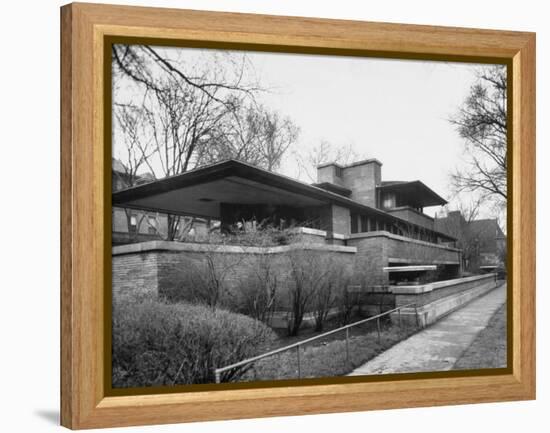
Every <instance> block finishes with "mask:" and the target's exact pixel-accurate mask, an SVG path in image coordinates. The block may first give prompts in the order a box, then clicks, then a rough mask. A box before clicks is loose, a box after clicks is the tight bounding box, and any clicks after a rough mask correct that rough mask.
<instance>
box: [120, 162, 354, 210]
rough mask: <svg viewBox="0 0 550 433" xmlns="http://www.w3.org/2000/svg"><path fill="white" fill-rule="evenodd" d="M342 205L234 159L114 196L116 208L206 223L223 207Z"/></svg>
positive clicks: (323, 192)
mask: <svg viewBox="0 0 550 433" xmlns="http://www.w3.org/2000/svg"><path fill="white" fill-rule="evenodd" d="M342 198H343V197H342ZM338 201H341V200H340V196H338V195H337V194H334V193H331V192H328V191H326V190H323V189H321V188H317V187H314V186H311V185H309V184H306V183H303V182H299V181H296V180H294V179H291V178H289V177H286V176H282V175H280V174H275V173H272V172H269V171H267V170H263V169H260V168H258V167H254V166H252V165H249V164H246V163H243V162H240V161H235V160H227V161H223V162H220V163H217V164H213V165H209V166H206V167H202V168H198V169H196V170H192V171H188V172H185V173H182V174H179V175H176V176H171V177H167V178H164V179H160V180H156V181H153V182H149V183H145V184H142V185H138V186H135V187H132V188H128V189H124V190H121V191H117V192H115V193H113V205H114V206H122V207H128V208H137V209H144V210H150V211H156V212H166V213H172V214H176V215H195V216H201V217H207V218H219V217H220V206H219V205H220V203H229V204H241V205H246V204H265V205H274V206H293V207H298V208H301V207H311V206H322V205H326V204H330V203H334V202H338ZM348 201H350V200H348Z"/></svg>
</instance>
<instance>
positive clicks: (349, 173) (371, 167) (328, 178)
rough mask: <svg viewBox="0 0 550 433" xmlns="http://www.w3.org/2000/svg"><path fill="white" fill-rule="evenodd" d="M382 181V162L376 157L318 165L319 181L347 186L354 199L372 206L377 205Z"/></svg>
mask: <svg viewBox="0 0 550 433" xmlns="http://www.w3.org/2000/svg"><path fill="white" fill-rule="evenodd" d="M381 181H382V163H381V162H380V161H378V160H377V159H375V158H371V159H365V160H363V161H357V162H354V163H352V164H349V165H345V166H343V165H340V164H337V163H334V162H331V163H328V164H322V165H320V166H318V167H317V182H319V183H331V184H333V185H338V186H340V187H344V188H347V189H349V190H350V191H351V196H350V198H351V199H352V200H355V201H357V202H359V203H361V204H364V205H367V206H371V207H376V204H377V203H376V187H377V186H379V185H380V183H381Z"/></svg>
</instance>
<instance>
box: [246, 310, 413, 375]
mask: <svg viewBox="0 0 550 433" xmlns="http://www.w3.org/2000/svg"><path fill="white" fill-rule="evenodd" d="M337 326H338V325H337V324H336V323H329V326H327V327H326V329H325V330H324V332H326V331H327V330H330V329H335V328H336V327H337ZM416 330H417V329H416V327H405V326H404V325H403V326H402V327H401V328H400V327H399V326H397V325H392V324H391V322H390V321H389V320H388V319H387V318H385V320H381V332H380V341H378V333H377V331H376V321H373V322H370V323H366V324H363V325H359V326H356V327H353V328H351V329H350V334H349V335H350V338H349V346H348V347H349V361H348V359H347V352H346V340H345V335H346V334H345V331H342V332H338V333H335V334H332V335H330V336H327V337H325V338H322V339H319V340H316V341H313V342H311V343H308V344H306V345H304V346H301V347H300V376H299V375H298V356H297V349H296V348H294V349H290V350H289V351H286V352H283V353H280V354H277V355H274V356H270V357H268V358H264V359H262V360H261V361H258V362H256V363H255V365H254V366H253V368H252V369H251V370H249V372H248V373H247V374H246V375H245V377H244V378H243V380H279V379H297V378H299V377H301V378H319V377H333V376H342V375H345V374H347V373H350V372H351V371H353V370H354V369H355V368H357V367H359V366H360V365H362V364H364V363H365V362H367V361H368V360H369V359H371V358H373V357H375V356H376V355H378V354H379V353H381V352H383V351H385V350H387V349H388V348H390V347H391V346H393V345H394V344H396V343H398V342H399V341H401V340H403V339H405V338H407V337H408V336H410V335H412V334H413V333H415V332H416ZM319 334H321V333H319V332H314V331H313V330H312V329H305V330H303V332H302V333H301V335H300V336H298V337H285V336H284V335H281V336H280V337H279V339H278V340H277V341H276V342H275V343H274V344H272V345H271V346H270V347H267V348H266V351H268V350H272V349H275V348H278V347H283V346H287V345H289V344H293V343H295V342H297V341H301V340H305V339H307V338H310V337H312V336H314V335H319Z"/></svg>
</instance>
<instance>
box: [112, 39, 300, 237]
mask: <svg viewBox="0 0 550 433" xmlns="http://www.w3.org/2000/svg"><path fill="white" fill-rule="evenodd" d="M112 57H113V76H114V77H115V78H116V79H115V80H114V85H115V89H117V91H115V93H114V95H115V98H114V99H115V105H116V106H119V107H124V106H133V107H137V108H136V110H134V111H135V113H139V114H140V116H141V117H140V120H139V125H138V123H137V122H136V121H134V120H132V122H129V123H127V124H124V123H121V122H118V123H116V124H115V128H119V129H118V132H120V134H122V135H123V136H124V142H125V144H126V146H128V145H129V143H130V144H131V143H132V142H133V141H136V140H137V141H139V140H142V141H143V142H146V143H147V146H145V145H144V143H139V144H140V145H135V143H134V144H133V145H132V146H133V147H132V149H133V150H132V151H134V150H138V151H141V155H139V158H138V159H139V161H140V167H141V166H146V167H147V169H148V171H149V172H150V173H151V174H152V175H153V178H154V179H159V178H164V177H167V176H173V175H177V174H181V173H184V172H186V171H189V170H192V169H194V168H197V167H200V166H202V165H205V164H208V163H212V162H217V161H219V160H221V159H227V158H237V159H240V160H243V161H246V162H250V163H252V164H255V165H259V166H261V167H264V168H266V169H268V170H274V169H276V168H277V167H278V166H279V164H280V162H281V159H282V157H283V154H284V153H285V152H286V151H287V149H288V148H289V147H290V145H291V144H292V143H293V142H294V141H295V140H296V138H297V135H298V128H297V127H296V126H295V125H294V124H293V123H292V122H291V121H290V120H289V119H287V118H283V117H282V116H280V115H279V114H278V113H275V112H271V111H269V110H267V109H265V108H263V107H261V106H260V105H258V104H257V102H256V96H257V94H258V93H259V92H261V91H262V89H261V88H260V87H259V86H258V85H257V84H256V81H255V80H254V79H253V77H251V76H252V72H251V71H252V70H253V68H251V67H250V65H249V63H248V60H247V57H246V56H245V55H242V56H239V55H237V54H231V53H229V54H228V53H223V52H200V53H199V54H197V53H194V54H190V53H189V52H188V51H182V50H170V49H162V48H155V47H150V46H145V45H114V46H113V49H112ZM123 126H125V127H123ZM138 129H139V132H138ZM120 134H117V131H115V138H118V137H119V135H120ZM123 162H127V161H123ZM166 219H167V230H166V234H165V239H167V240H174V239H177V238H178V236H179V233H180V232H181V229H182V227H184V226H187V225H188V223H187V222H185V224H183V225H182V217H181V216H177V215H167V216H166ZM191 226H192V223H191Z"/></svg>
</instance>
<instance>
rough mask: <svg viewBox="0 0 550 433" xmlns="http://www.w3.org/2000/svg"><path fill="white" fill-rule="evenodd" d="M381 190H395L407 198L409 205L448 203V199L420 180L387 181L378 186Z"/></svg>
mask: <svg viewBox="0 0 550 433" xmlns="http://www.w3.org/2000/svg"><path fill="white" fill-rule="evenodd" d="M378 189H379V190H380V191H387V192H394V193H396V194H399V195H400V196H401V197H404V198H405V201H406V202H407V204H408V205H410V206H414V207H427V206H438V205H444V204H447V200H445V199H444V198H442V197H441V196H440V195H439V194H437V193H436V192H434V191H433V190H432V189H430V188H428V187H427V186H426V185H425V184H424V183H422V182H421V181H419V180H413V181H410V182H404V181H385V182H382V183H381V185H380V186H379V187H378Z"/></svg>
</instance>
